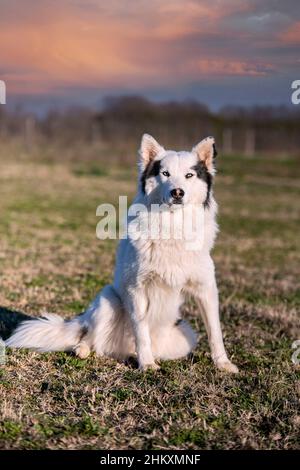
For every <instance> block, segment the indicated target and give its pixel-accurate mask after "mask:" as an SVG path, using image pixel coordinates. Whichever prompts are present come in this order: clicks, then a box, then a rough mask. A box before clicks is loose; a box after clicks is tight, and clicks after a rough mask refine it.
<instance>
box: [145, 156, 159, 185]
mask: <svg viewBox="0 0 300 470" xmlns="http://www.w3.org/2000/svg"><path fill="white" fill-rule="evenodd" d="M159 172H160V160H155V161H153V162H150V163H149V164H148V165H147V166H146V168H145V170H144V171H143V174H142V176H141V185H142V191H143V192H145V187H146V181H147V179H148V178H151V177H152V176H157V175H159Z"/></svg>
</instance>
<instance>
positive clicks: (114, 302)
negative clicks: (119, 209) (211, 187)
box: [6, 135, 237, 372]
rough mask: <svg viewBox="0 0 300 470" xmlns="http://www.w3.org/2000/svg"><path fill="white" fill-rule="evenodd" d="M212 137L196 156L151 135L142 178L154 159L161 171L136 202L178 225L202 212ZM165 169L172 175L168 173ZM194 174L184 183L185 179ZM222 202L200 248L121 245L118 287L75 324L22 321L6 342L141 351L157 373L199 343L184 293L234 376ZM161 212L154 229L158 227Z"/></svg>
mask: <svg viewBox="0 0 300 470" xmlns="http://www.w3.org/2000/svg"><path fill="white" fill-rule="evenodd" d="M213 144H214V140H213V139H212V138H207V139H204V140H203V141H202V142H200V143H199V144H198V145H197V146H196V147H194V148H193V150H192V151H191V152H173V151H166V150H164V148H163V147H162V146H161V145H159V144H158V143H157V142H156V141H155V140H154V139H153V137H151V136H148V135H144V136H143V140H142V144H141V150H140V161H139V168H140V175H139V177H141V175H142V173H143V172H144V171H147V168H150V167H149V165H151V164H152V163H153V162H155V161H156V160H159V161H160V173H159V174H158V175H156V176H155V175H154V176H150V177H149V178H147V180H146V184H145V192H143V190H142V185H141V183H140V184H139V189H138V194H137V196H136V198H135V201H134V202H135V203H141V204H144V205H145V206H146V207H147V208H150V204H152V203H159V204H162V203H163V204H166V211H167V212H168V213H169V215H170V217H171V219H172V220H173V222H174V224H175V225H176V223H177V222H176V219H177V216H178V214H180V211H182V214H185V213H186V212H187V210H188V209H189V210H192V211H193V213H196V211H199V210H200V208H202V205H203V203H204V201H205V198H206V195H207V185H206V183H205V182H204V181H203V180H202V179H200V178H197V175H196V172H195V170H194V166H195V165H196V164H197V162H198V161H199V160H201V161H202V162H203V163H204V164H205V166H206V168H207V169H208V171H209V172H210V173H211V174H212V175H213V174H214V168H213ZM163 172H168V174H169V176H167V177H166V176H165V175H164V174H163ZM188 173H192V177H190V178H186V174H188ZM173 188H181V189H183V190H184V193H185V194H184V197H183V200H182V202H183V204H181V205H174V204H173V202H172V198H171V197H170V191H171V190H172V189H173ZM216 212H217V205H216V202H215V200H214V198H213V195H212V194H211V195H210V204H209V206H208V207H207V208H206V209H205V210H204V238H203V241H202V243H199V247H198V248H197V249H194V250H189V249H187V244H186V241H187V240H186V237H185V238H183V239H175V237H171V238H170V239H167V240H165V239H163V238H162V237H158V239H142V238H138V239H134V238H133V237H132V236H129V237H128V238H126V239H123V240H121V242H120V244H119V247H118V253H117V262H116V269H115V276H114V281H113V284H112V285H109V286H106V287H105V288H104V289H103V290H102V291H101V292H100V293H99V294H98V295H97V296H96V298H95V299H94V301H93V302H92V303H91V305H90V306H89V307H88V309H87V310H86V312H85V313H84V314H83V315H81V316H79V317H77V318H75V319H74V320H71V321H67V322H66V321H63V320H62V319H61V318H60V317H58V316H53V315H51V316H50V315H47V316H46V318H42V319H37V320H30V321H26V322H23V323H22V324H21V325H20V326H19V327H18V328H17V330H16V332H15V333H14V334H13V336H12V337H11V338H9V339H8V340H7V342H6V344H7V345H8V346H12V347H26V348H34V349H37V350H39V351H57V350H74V351H75V352H76V354H78V355H79V356H80V357H87V355H88V354H89V352H90V350H93V351H95V352H96V354H97V355H99V356H102V355H103V356H109V357H114V358H116V359H119V360H123V359H126V358H128V357H129V356H131V355H134V354H137V358H138V362H139V367H140V368H141V369H147V368H149V367H150V368H153V369H155V368H157V364H156V362H155V360H159V359H177V358H179V357H185V356H186V355H188V354H189V353H190V352H191V351H192V350H193V349H194V348H195V346H196V344H197V335H196V333H195V332H194V331H193V329H192V328H191V326H190V325H189V324H188V323H187V322H184V321H180V322H178V320H179V319H180V317H181V314H180V307H181V305H182V302H183V299H184V297H183V295H184V293H185V292H188V293H191V294H192V295H193V296H194V297H195V299H196V301H197V302H198V304H199V309H200V311H201V314H202V317H203V320H204V323H205V326H206V329H207V333H208V339H209V343H210V347H211V353H212V359H213V361H214V362H215V364H216V366H217V367H219V368H220V369H224V370H226V371H229V372H237V368H236V366H235V365H234V364H232V363H231V362H230V361H229V359H228V358H227V354H226V352H225V349H224V344H223V339H222V332H221V327H220V321H219V311H218V310H219V309H218V290H217V286H216V281H215V273H214V264H213V261H212V258H211V257H210V250H211V248H212V246H213V244H214V240H215V236H216V233H217V225H216V221H215V217H216ZM149 217H150V212H149V211H146V212H145V211H144V212H143V213H140V214H138V215H133V216H129V218H128V222H129V227H130V226H132V224H137V223H140V222H141V220H142V218H146V219H147V218H149ZM160 220H161V214H160V213H158V214H155V215H154V216H153V214H152V219H151V224H152V225H155V224H158V223H159V221H160Z"/></svg>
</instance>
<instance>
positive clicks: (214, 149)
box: [213, 144, 218, 159]
mask: <svg viewBox="0 0 300 470" xmlns="http://www.w3.org/2000/svg"><path fill="white" fill-rule="evenodd" d="M213 152H214V153H213V158H214V159H215V158H217V156H218V152H217V148H216V145H215V144H213Z"/></svg>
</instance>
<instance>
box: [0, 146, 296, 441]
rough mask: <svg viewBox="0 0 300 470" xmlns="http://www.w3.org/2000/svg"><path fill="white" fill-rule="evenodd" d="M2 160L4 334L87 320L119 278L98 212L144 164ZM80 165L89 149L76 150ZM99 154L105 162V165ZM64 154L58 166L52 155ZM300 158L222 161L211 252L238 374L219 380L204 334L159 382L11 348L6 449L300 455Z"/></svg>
mask: <svg viewBox="0 0 300 470" xmlns="http://www.w3.org/2000/svg"><path fill="white" fill-rule="evenodd" d="M72 151H74V152H75V150H72V149H68V150H64V149H57V150H53V152H52V153H51V155H50V156H49V153H47V152H46V151H45V150H44V149H38V151H37V150H35V151H34V152H33V151H32V150H30V149H27V150H26V149H23V148H22V149H20V147H18V145H17V144H7V145H3V146H2V147H1V150H0V195H1V197H0V263H1V264H0V266H1V268H0V335H1V336H2V337H3V338H5V337H7V335H8V334H9V333H10V332H11V330H12V329H13V327H14V326H15V325H16V324H17V322H18V321H19V320H20V319H22V318H26V316H30V317H33V316H38V315H39V314H41V313H42V312H44V311H49V312H55V313H58V314H59V315H62V316H63V317H64V318H71V317H72V316H74V315H76V314H79V313H81V312H82V311H83V310H84V309H85V307H86V306H87V304H88V303H89V302H90V300H91V299H92V298H93V296H94V295H95V293H96V292H98V291H99V289H101V288H102V287H103V286H104V285H105V284H107V283H109V282H110V281H111V280H112V275H113V265H114V257H115V249H116V244H117V241H114V240H98V239H97V238H96V234H95V230H96V225H97V222H98V221H99V219H98V218H97V217H96V208H97V206H98V205H99V204H101V203H103V202H112V203H116V202H117V201H118V196H119V195H120V194H121V195H128V196H129V198H130V199H131V198H132V197H133V196H134V192H135V187H136V165H135V159H134V154H132V155H131V159H129V158H127V160H126V164H123V165H117V164H116V163H115V161H114V155H113V151H112V150H109V148H108V149H107V150H105V151H103V149H102V151H101V152H100V151H99V159H98V158H97V151H96V150H95V152H94V153H95V155H94V156H93V158H88V159H84V158H82V159H77V158H73V159H72V158H65V154H67V153H68V154H72ZM76 152H77V153H78V149H77V150H76ZM100 154H101V155H100ZM53 155H54V157H53ZM299 163H300V160H299V156H298V157H296V156H292V155H289V156H288V155H257V156H255V157H254V156H253V157H251V156H247V157H246V156H242V155H231V156H228V155H220V156H219V157H218V174H217V177H216V181H215V194H216V198H217V201H218V203H219V218H218V220H219V225H220V234H219V236H218V240H217V243H216V246H215V249H214V251H213V257H214V259H215V262H216V269H217V279H218V284H219V289H220V304H221V319H222V325H223V331H224V335H225V344H226V348H227V350H228V353H229V355H230V357H231V358H232V360H233V361H234V362H235V363H236V364H237V365H238V366H239V368H240V374H239V375H237V376H230V375H226V374H224V373H221V372H219V371H217V370H216V369H215V368H214V367H213V365H212V362H211V359H210V354H209V348H208V341H207V337H206V333H205V331H204V327H203V324H202V321H201V319H200V316H199V314H198V312H197V309H196V307H195V305H194V303H193V301H192V300H191V299H188V300H187V302H186V304H185V307H184V315H185V316H186V317H187V318H188V319H189V320H190V321H191V322H192V323H193V324H194V326H195V328H196V329H197V330H198V331H199V334H200V340H199V346H198V347H197V349H196V350H195V352H194V354H193V355H192V356H191V357H189V358H188V359H185V360H180V361H175V362H171V361H167V362H163V363H162V364H161V370H160V371H158V372H151V371H148V372H147V373H141V372H140V371H139V370H137V369H136V365H135V364H134V363H129V364H120V363H117V362H116V361H114V360H110V359H103V358H97V357H95V356H94V355H92V356H90V357H89V358H88V359H86V360H81V359H78V358H76V357H74V356H72V355H71V354H68V353H47V354H46V353H44V354H37V353H35V352H32V351H25V350H18V351H17V350H7V355H6V364H5V365H2V366H1V370H0V448H1V449H42V448H49V449H127V448H130V449H296V448H300V446H299V442H300V436H299V429H300V411H299V410H300V408H299V403H300V376H299V366H296V365H295V364H293V363H292V360H291V356H292V353H293V350H292V343H293V341H295V340H297V339H300V318H299V317H300V316H299V309H300V289H299V274H300V272H299V271H300V269H299V261H300V252H299V244H300V242H299V240H300V238H299V231H300V219H299V200H300V165H299Z"/></svg>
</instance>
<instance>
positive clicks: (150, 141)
mask: <svg viewBox="0 0 300 470" xmlns="http://www.w3.org/2000/svg"><path fill="white" fill-rule="evenodd" d="M163 152H164V148H163V147H162V146H161V145H160V144H159V143H158V142H157V141H156V140H155V139H154V138H153V137H152V136H151V135H149V134H144V135H143V137H142V142H141V147H140V151H139V154H140V166H141V170H142V171H143V170H144V169H145V168H147V166H148V165H149V163H151V162H152V161H153V160H155V159H156V158H157V157H159V156H160V155H161V154H162V153H163Z"/></svg>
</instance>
